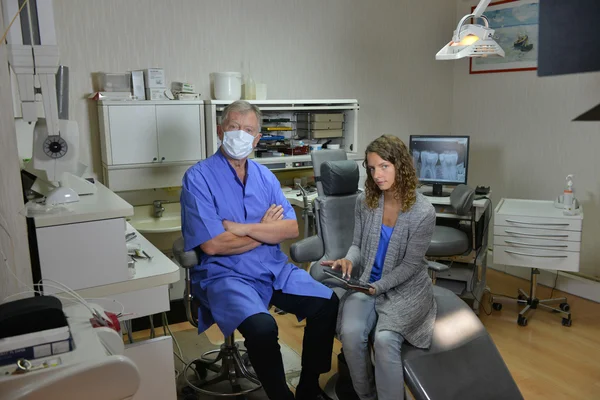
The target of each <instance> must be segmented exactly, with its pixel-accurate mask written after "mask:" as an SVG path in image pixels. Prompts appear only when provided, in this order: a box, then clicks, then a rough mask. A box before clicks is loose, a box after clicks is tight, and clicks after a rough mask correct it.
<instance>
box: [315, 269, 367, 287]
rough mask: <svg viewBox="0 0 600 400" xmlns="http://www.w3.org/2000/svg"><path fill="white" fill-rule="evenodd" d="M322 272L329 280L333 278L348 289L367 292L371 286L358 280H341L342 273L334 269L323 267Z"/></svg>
mask: <svg viewBox="0 0 600 400" xmlns="http://www.w3.org/2000/svg"><path fill="white" fill-rule="evenodd" d="M323 272H324V273H325V274H326V275H327V276H329V277H331V278H334V279H336V280H338V281H340V282H343V283H344V284H345V285H346V286H347V287H349V288H350V289H360V290H369V289H370V288H371V286H370V285H369V284H368V283H365V282H362V281H359V280H358V279H354V278H343V277H342V271H338V270H335V269H331V268H325V267H323Z"/></svg>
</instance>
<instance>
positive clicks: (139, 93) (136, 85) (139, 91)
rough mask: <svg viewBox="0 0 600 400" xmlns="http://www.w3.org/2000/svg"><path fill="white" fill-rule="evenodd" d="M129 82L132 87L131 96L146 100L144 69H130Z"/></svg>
mask: <svg viewBox="0 0 600 400" xmlns="http://www.w3.org/2000/svg"><path fill="white" fill-rule="evenodd" d="M131 83H132V88H133V96H134V97H137V99H138V100H146V92H145V91H144V71H141V70H140V71H131Z"/></svg>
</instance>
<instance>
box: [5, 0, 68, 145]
mask: <svg viewBox="0 0 600 400" xmlns="http://www.w3.org/2000/svg"><path fill="white" fill-rule="evenodd" d="M2 9H3V15H4V22H5V26H8V25H9V23H10V20H11V19H12V17H13V16H14V15H15V14H16V13H18V12H19V9H20V5H19V0H2ZM7 42H8V45H7V49H8V62H9V64H10V66H11V68H12V69H13V71H14V72H15V74H16V76H17V83H18V86H19V96H20V98H21V110H22V114H23V119H24V120H25V121H27V122H30V123H35V122H37V120H38V116H37V105H36V104H35V95H36V94H37V93H40V94H41V95H42V104H43V107H44V116H45V118H46V126H47V130H48V136H59V135H60V130H59V123H58V106H57V100H56V71H57V69H58V65H59V52H58V46H57V43H56V32H55V30H54V8H53V1H51V0H44V1H37V2H29V1H28V2H27V4H26V5H25V6H24V7H23V9H22V10H21V15H20V18H19V17H18V18H17V19H16V20H15V22H14V23H13V25H12V26H11V28H10V30H9V32H8V35H7ZM36 75H37V77H38V79H39V83H40V87H39V88H36V87H35V76H36Z"/></svg>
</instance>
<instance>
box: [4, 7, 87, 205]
mask: <svg viewBox="0 0 600 400" xmlns="http://www.w3.org/2000/svg"><path fill="white" fill-rule="evenodd" d="M23 1H24V3H23ZM1 5H2V14H3V16H4V25H5V26H7V27H8V26H9V25H10V23H11V21H13V18H14V22H13V23H12V25H11V26H10V28H9V30H8V32H7V35H6V41H7V50H8V51H7V54H8V63H9V65H10V67H11V69H12V71H13V72H14V73H15V75H16V78H17V86H18V92H19V98H20V102H21V112H22V116H23V121H21V122H23V123H17V124H16V125H17V135H19V134H21V135H29V134H31V132H32V131H33V156H32V161H31V162H30V163H28V164H27V165H26V167H25V169H26V170H27V171H29V172H30V173H32V174H33V175H35V176H36V177H38V178H39V179H40V180H42V181H45V182H46V183H48V184H50V185H52V186H58V185H60V186H62V188H59V189H62V190H61V192H62V193H65V192H68V190H67V189H70V190H71V193H67V194H69V196H65V198H66V197H68V199H69V200H68V201H69V202H71V201H76V200H77V199H78V195H79V194H93V193H95V192H96V190H97V188H96V186H95V185H93V184H91V183H90V182H88V181H86V180H84V179H82V178H80V177H81V176H82V175H83V174H84V172H85V170H86V168H87V166H86V165H84V164H82V163H80V162H79V161H78V158H79V157H78V153H79V129H78V127H77V123H76V122H75V121H69V120H59V114H58V100H57V91H56V73H57V70H58V67H59V50H58V45H57V41H56V32H55V27H54V2H53V0H38V1H31V0H1ZM15 16H16V18H15ZM36 77H37V80H38V81H39V87H36ZM36 95H41V98H42V105H43V109H44V118H39V119H38V104H37V103H36ZM28 125H29V127H28ZM41 187H47V186H44V185H41ZM42 194H46V195H47V198H50V196H51V194H52V192H51V191H49V192H48V193H42ZM54 198H56V196H54ZM56 201H57V202H61V201H62V200H56Z"/></svg>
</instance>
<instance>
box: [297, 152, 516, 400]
mask: <svg viewBox="0 0 600 400" xmlns="http://www.w3.org/2000/svg"><path fill="white" fill-rule="evenodd" d="M320 161H321V162H320V164H319V167H320V169H321V171H320V172H321V174H319V176H320V181H321V183H322V187H323V195H322V196H321V195H320V196H319V197H318V198H317V199H315V201H314V205H315V216H316V221H317V222H316V225H317V235H315V236H312V237H309V238H306V239H303V240H301V241H299V242H296V243H294V244H293V245H292V246H291V249H290V250H291V257H292V259H293V260H294V261H296V262H313V264H312V266H311V269H310V274H311V276H312V277H313V278H315V279H316V280H318V281H320V282H322V283H323V284H325V285H327V286H330V287H332V289H333V290H334V291H335V292H336V293H337V294H338V297H341V296H343V295H344V293H345V289H344V288H342V287H340V286H339V284H338V282H337V281H336V280H334V279H331V278H327V275H325V274H324V273H323V272H322V268H323V267H322V266H321V265H320V261H322V260H335V259H338V258H342V257H344V256H345V255H346V253H347V251H348V248H349V247H350V246H351V244H352V239H353V234H354V208H355V204H356V198H357V196H358V194H359V192H358V187H357V184H358V168H357V166H356V163H355V162H352V161H345V160H342V161H333V162H331V161H325V160H320ZM352 164H354V165H352ZM313 165H314V159H313ZM359 270H360V266H355V268H354V269H353V275H355V273H356V274H358V273H359V272H360V271H359ZM433 293H434V297H435V300H436V303H437V306H438V311H437V317H436V321H435V326H434V331H433V340H432V343H431V347H430V348H429V349H428V350H422V349H418V348H416V347H413V346H411V345H410V344H408V343H407V342H405V343H404V344H403V346H402V361H403V366H404V382H399V383H398V390H404V385H403V384H404V383H406V386H407V387H408V389H409V390H410V393H411V394H412V396H413V397H414V398H415V399H416V400H436V399H440V400H441V399H443V400H455V399H456V400H459V399H460V400H469V399H473V400H476V399H477V400H479V399H486V400H496V399H497V400H505V399H511V400H513V399H514V400H517V399H522V398H523V397H522V395H521V393H520V391H519V389H518V387H517V385H516V383H515V382H514V380H513V378H512V376H511V374H510V372H509V371H508V368H507V367H506V365H505V364H504V361H503V360H502V357H501V355H500V353H499V352H498V350H497V348H496V346H495V344H494V342H493V341H492V339H491V337H490V336H489V334H488V333H487V331H486V330H485V327H484V326H483V324H482V323H481V321H479V319H478V318H477V316H476V315H475V314H474V313H473V311H472V310H471V309H470V308H469V306H468V305H467V304H466V303H465V302H463V301H462V300H461V299H460V298H458V297H457V296H456V295H455V294H454V293H452V292H451V291H449V290H447V289H444V288H442V287H439V286H434V288H433ZM326 391H327V393H328V395H329V396H332V397H335V398H338V399H340V400H354V399H357V396H356V393H355V392H354V389H353V387H352V382H351V379H350V375H349V372H348V368H347V365H346V363H345V360H344V356H343V349H342V353H341V354H340V356H339V357H338V374H336V375H335V376H334V377H333V378H332V379H331V380H330V381H329V382H328V384H327V387H326Z"/></svg>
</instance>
